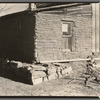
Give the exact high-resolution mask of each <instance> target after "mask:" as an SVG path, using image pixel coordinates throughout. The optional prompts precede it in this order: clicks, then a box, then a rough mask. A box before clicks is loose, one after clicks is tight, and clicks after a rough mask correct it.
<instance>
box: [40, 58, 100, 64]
mask: <svg viewBox="0 0 100 100" xmlns="http://www.w3.org/2000/svg"><path fill="white" fill-rule="evenodd" d="M93 59H94V60H100V58H93ZM89 60H91V58H88V59H81V58H77V59H68V60H52V61H40V63H62V62H79V61H89Z"/></svg>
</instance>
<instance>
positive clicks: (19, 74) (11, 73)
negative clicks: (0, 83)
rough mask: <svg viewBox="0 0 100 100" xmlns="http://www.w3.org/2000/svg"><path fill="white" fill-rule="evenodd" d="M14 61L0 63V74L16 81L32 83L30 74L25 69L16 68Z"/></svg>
mask: <svg viewBox="0 0 100 100" xmlns="http://www.w3.org/2000/svg"><path fill="white" fill-rule="evenodd" d="M14 66H16V64H15V63H13V64H10V63H7V64H6V65H0V76H1V77H4V78H8V79H10V80H13V81H16V82H22V83H25V84H30V85H32V82H31V74H30V72H29V71H28V70H27V69H25V68H24V69H23V68H17V67H14Z"/></svg>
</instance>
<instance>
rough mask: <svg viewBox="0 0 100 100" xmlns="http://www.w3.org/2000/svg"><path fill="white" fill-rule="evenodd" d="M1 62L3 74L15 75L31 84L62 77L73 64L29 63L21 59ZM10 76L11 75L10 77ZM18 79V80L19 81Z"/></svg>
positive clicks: (21, 80) (16, 77)
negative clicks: (20, 60)
mask: <svg viewBox="0 0 100 100" xmlns="http://www.w3.org/2000/svg"><path fill="white" fill-rule="evenodd" d="M1 62H2V63H0V65H1V66H0V67H1V71H2V74H4V73H5V75H7V76H11V77H12V76H13V77H14V78H13V79H18V80H19V81H20V82H25V83H29V84H31V85H36V84H40V83H42V82H43V81H50V80H53V79H57V78H61V77H62V76H65V75H67V74H69V73H70V71H71V70H72V69H71V65H70V64H68V63H65V64H58V65H57V64H53V63H52V64H51V63H49V64H28V63H22V62H19V61H9V62H7V60H6V59H5V60H2V61H1ZM9 78H10V77H9ZM18 80H17V81H18Z"/></svg>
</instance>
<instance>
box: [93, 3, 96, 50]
mask: <svg viewBox="0 0 100 100" xmlns="http://www.w3.org/2000/svg"><path fill="white" fill-rule="evenodd" d="M95 12H96V11H95V3H92V52H95V20H96V19H95Z"/></svg>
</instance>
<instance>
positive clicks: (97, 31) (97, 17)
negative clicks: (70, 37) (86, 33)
mask: <svg viewBox="0 0 100 100" xmlns="http://www.w3.org/2000/svg"><path fill="white" fill-rule="evenodd" d="M96 52H99V3H96Z"/></svg>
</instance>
